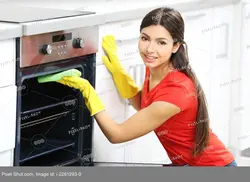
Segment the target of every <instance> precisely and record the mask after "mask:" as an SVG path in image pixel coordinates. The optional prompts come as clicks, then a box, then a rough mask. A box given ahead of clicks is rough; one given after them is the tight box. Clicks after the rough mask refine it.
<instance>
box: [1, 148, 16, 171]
mask: <svg viewBox="0 0 250 182" xmlns="http://www.w3.org/2000/svg"><path fill="white" fill-rule="evenodd" d="M13 154H14V151H13V149H10V150H6V151H2V152H0V166H2V167H10V166H13V159H14V156H13Z"/></svg>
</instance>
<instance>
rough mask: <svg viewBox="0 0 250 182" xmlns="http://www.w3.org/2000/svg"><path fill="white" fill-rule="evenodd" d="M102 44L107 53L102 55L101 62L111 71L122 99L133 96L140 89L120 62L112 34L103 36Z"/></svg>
mask: <svg viewBox="0 0 250 182" xmlns="http://www.w3.org/2000/svg"><path fill="white" fill-rule="evenodd" d="M102 46H103V49H104V51H105V52H106V54H107V56H103V57H102V60H103V63H104V65H105V66H106V67H107V69H108V70H109V71H110V72H111V74H112V76H113V80H114V82H115V85H116V88H117V90H118V92H119V94H120V96H121V97H122V98H124V99H129V98H132V97H134V96H135V95H136V94H137V93H138V92H139V91H140V89H139V87H138V86H137V85H136V83H135V82H134V80H133V79H132V78H131V77H130V76H129V75H128V74H127V73H126V71H125V70H124V68H123V67H122V65H121V63H120V60H119V58H118V55H117V46H116V43H115V38H114V36H112V35H107V36H105V37H104V38H103V42H102Z"/></svg>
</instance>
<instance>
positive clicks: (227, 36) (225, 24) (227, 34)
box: [216, 23, 229, 59]
mask: <svg viewBox="0 0 250 182" xmlns="http://www.w3.org/2000/svg"><path fill="white" fill-rule="evenodd" d="M224 26H225V27H226V28H225V37H226V40H225V42H224V49H225V52H223V53H221V54H218V55H216V58H218V59H221V58H227V56H228V48H227V46H228V39H229V24H228V23H224Z"/></svg>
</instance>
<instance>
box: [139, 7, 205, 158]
mask: <svg viewBox="0 0 250 182" xmlns="http://www.w3.org/2000/svg"><path fill="white" fill-rule="evenodd" d="M151 25H161V26H163V27H165V28H166V29H167V30H168V32H169V33H170V35H171V36H172V38H173V40H174V43H173V44H177V43H180V47H179V49H178V51H177V52H176V53H174V54H172V56H171V58H170V62H171V63H172V65H173V67H174V69H176V70H179V71H180V72H182V73H184V74H185V75H187V76H188V77H189V78H190V79H191V80H192V81H193V82H194V84H195V85H196V96H197V99H198V110H197V115H196V122H195V123H196V125H195V144H194V149H193V152H192V154H193V156H196V155H198V154H199V153H201V152H202V151H203V150H204V149H205V148H207V146H208V143H209V116H208V109H207V101H206V97H205V94H204V92H203V89H202V87H201V84H200V82H199V80H198V79H197V77H196V75H195V73H194V71H193V69H192V68H191V66H190V64H189V58H188V48H187V44H186V43H185V41H184V20H183V19H182V16H181V14H180V13H179V12H178V11H176V10H174V9H172V8H169V7H164V8H157V9H154V10H152V11H151V12H149V13H148V14H147V15H146V16H145V17H144V18H143V20H142V23H141V26H140V31H141V30H142V29H143V28H145V27H148V26H151ZM201 121H205V122H201Z"/></svg>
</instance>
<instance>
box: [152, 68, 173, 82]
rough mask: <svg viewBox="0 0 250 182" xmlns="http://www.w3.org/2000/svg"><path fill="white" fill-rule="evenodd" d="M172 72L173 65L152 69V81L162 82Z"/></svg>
mask: <svg viewBox="0 0 250 182" xmlns="http://www.w3.org/2000/svg"><path fill="white" fill-rule="evenodd" d="M170 71H172V65H171V64H167V65H161V66H159V67H157V68H150V80H155V81H161V80H162V79H163V78H165V76H167V74H168V73H169V72H170Z"/></svg>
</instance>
